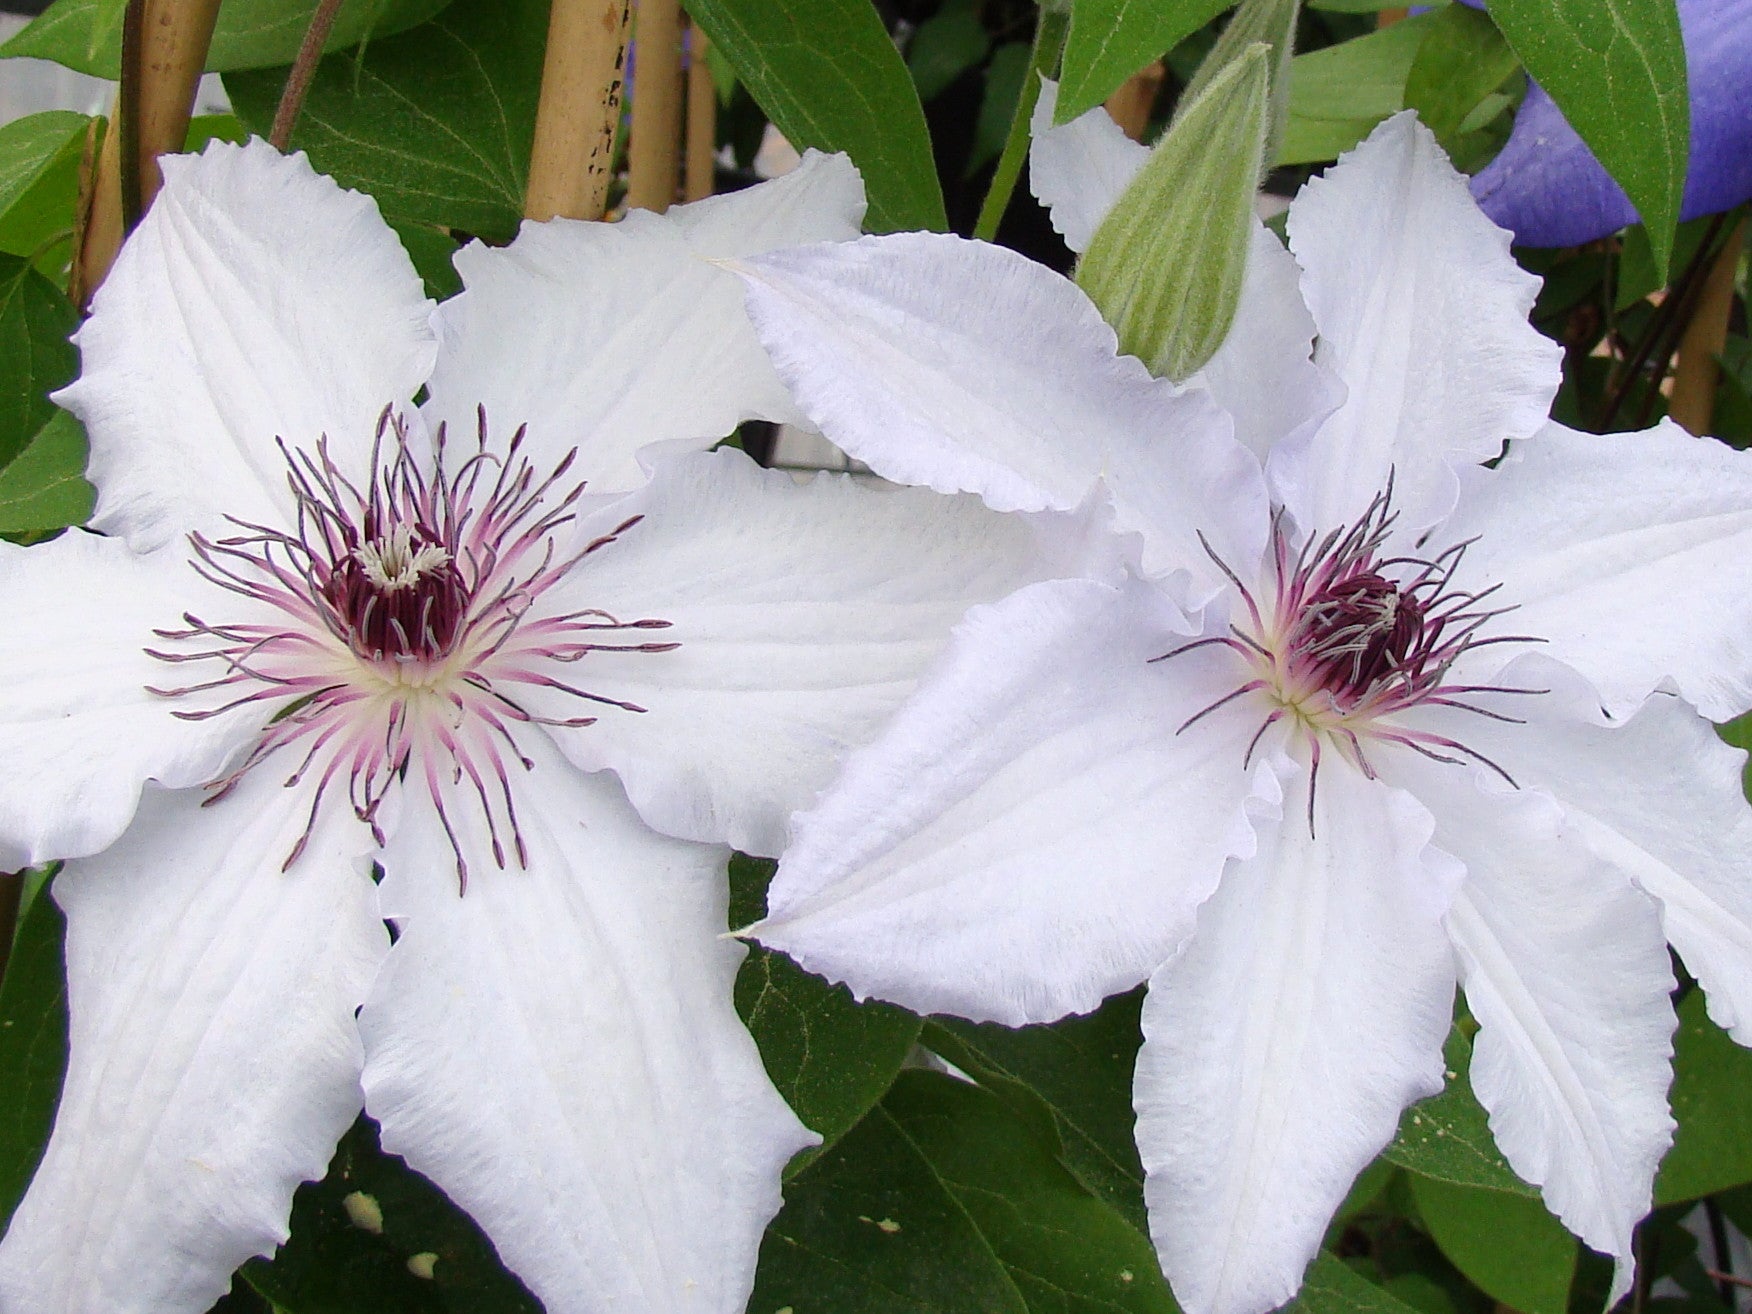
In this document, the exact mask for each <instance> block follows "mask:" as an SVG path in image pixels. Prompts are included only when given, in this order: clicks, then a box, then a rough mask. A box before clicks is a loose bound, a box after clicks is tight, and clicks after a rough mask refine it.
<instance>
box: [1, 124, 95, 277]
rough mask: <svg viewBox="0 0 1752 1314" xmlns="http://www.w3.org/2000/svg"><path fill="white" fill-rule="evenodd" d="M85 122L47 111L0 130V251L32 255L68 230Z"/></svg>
mask: <svg viewBox="0 0 1752 1314" xmlns="http://www.w3.org/2000/svg"><path fill="white" fill-rule="evenodd" d="M90 122H91V120H90V119H88V118H86V117H85V115H83V114H70V113H67V112H65V111H62V110H51V111H50V112H49V113H47V114H32V115H30V116H28V117H26V118H22V119H15V120H13V121H12V122H11V123H8V124H6V125H5V126H4V127H0V251H4V252H7V253H9V254H11V255H20V256H29V255H34V254H35V253H36V252H37V250H38V249H39V248H41V247H42V246H43V245H44V244H45V243H47V242H48V241H50V240H51V239H52V238H53V237H54V236H55V235H56V234H57V233H61V232H65V231H67V230H69V229H71V228H72V227H73V207H74V202H75V200H76V198H77V196H78V193H79V160H80V157H81V156H82V155H83V154H84V150H85V133H86V128H87V125H89V124H90Z"/></svg>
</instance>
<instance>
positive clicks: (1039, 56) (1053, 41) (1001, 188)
mask: <svg viewBox="0 0 1752 1314" xmlns="http://www.w3.org/2000/svg"><path fill="white" fill-rule="evenodd" d="M1069 25H1070V18H1069V16H1068V15H1066V14H1061V13H1057V12H1053V11H1043V12H1042V13H1041V15H1040V19H1039V22H1038V23H1037V25H1036V26H1035V29H1034V54H1033V56H1032V57H1031V58H1030V59H1029V61H1028V71H1027V72H1026V73H1024V74H1023V75H1022V92H1021V94H1020V95H1019V96H1017V97H1016V114H1015V117H1014V118H1012V119H1011V120H1010V135H1009V136H1008V137H1006V138H1005V139H1004V153H1003V154H1002V155H1000V156H999V157H998V168H997V171H996V172H995V173H993V174H992V185H991V187H990V189H989V190H988V191H987V192H986V196H985V204H983V205H982V206H980V208H979V221H978V222H977V223H975V224H974V226H973V235H974V236H975V237H977V238H979V239H980V240H981V241H983V242H989V241H991V240H992V239H993V238H995V237H996V236H997V235H998V224H999V222H1000V221H1001V220H1002V219H1003V217H1004V211H1005V210H1007V209H1009V208H1010V195H1011V193H1012V192H1014V191H1015V190H1016V179H1017V178H1019V177H1021V175H1022V161H1023V160H1024V159H1026V158H1027V156H1028V129H1029V124H1030V122H1031V121H1032V120H1033V118H1034V107H1035V105H1037V104H1038V103H1039V102H1040V79H1041V78H1043V77H1049V76H1051V75H1052V74H1053V73H1055V72H1056V71H1057V69H1058V60H1059V53H1060V52H1061V51H1062V50H1063V49H1064V45H1065V30H1066V28H1067V27H1068V26H1069Z"/></svg>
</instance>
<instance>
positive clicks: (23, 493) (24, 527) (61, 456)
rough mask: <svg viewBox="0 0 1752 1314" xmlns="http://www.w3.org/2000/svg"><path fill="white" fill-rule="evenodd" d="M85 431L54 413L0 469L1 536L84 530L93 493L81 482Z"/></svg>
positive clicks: (68, 417) (69, 418)
mask: <svg viewBox="0 0 1752 1314" xmlns="http://www.w3.org/2000/svg"><path fill="white" fill-rule="evenodd" d="M86 451H87V449H86V443H85V428H84V426H82V425H81V424H80V423H79V421H78V420H76V419H74V418H73V416H72V415H70V414H69V413H68V412H66V411H63V410H60V409H59V408H57V409H56V411H55V413H54V414H53V415H51V416H50V417H49V422H48V423H47V424H45V425H43V427H42V428H41V429H39V430H37V433H36V437H34V438H32V439H31V440H30V442H29V443H28V444H27V445H26V446H25V449H24V450H23V451H22V452H20V453H19V454H18V455H17V456H16V457H14V458H13V459H12V461H11V462H10V463H9V464H7V465H6V467H5V468H4V469H0V534H46V533H49V532H50V531H52V530H56V529H64V528H66V527H67V526H68V525H82V524H84V523H85V521H86V518H87V517H88V516H90V515H91V508H92V506H93V505H94V504H95V502H96V500H97V494H96V491H95V490H94V489H93V488H92V486H91V485H90V484H88V483H87V482H86V481H85V457H86Z"/></svg>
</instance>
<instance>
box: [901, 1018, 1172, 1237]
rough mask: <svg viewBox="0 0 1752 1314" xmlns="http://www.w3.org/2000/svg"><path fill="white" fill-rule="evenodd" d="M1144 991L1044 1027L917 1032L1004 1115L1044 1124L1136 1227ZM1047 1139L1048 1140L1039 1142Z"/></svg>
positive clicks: (955, 1022) (1140, 1198)
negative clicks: (1135, 1097) (1136, 1070)
mask: <svg viewBox="0 0 1752 1314" xmlns="http://www.w3.org/2000/svg"><path fill="white" fill-rule="evenodd" d="M1143 998H1144V992H1143V991H1142V990H1141V989H1139V990H1134V991H1132V992H1131V993H1129V994H1124V995H1116V996H1114V997H1113V998H1112V999H1109V1000H1108V1001H1107V1002H1106V1003H1105V1004H1103V1005H1102V1006H1101V1008H1100V1009H1099V1010H1098V1011H1097V1012H1094V1013H1090V1014H1087V1015H1085V1016H1082V1017H1069V1018H1066V1019H1064V1020H1063V1021H1062V1022H1054V1023H1051V1024H1049V1025H1046V1026H1033V1027H1015V1028H1012V1027H1001V1026H998V1025H996V1024H995V1023H977V1022H964V1021H961V1020H960V1019H959V1018H949V1017H938V1018H932V1019H931V1020H930V1022H929V1023H927V1024H926V1028H925V1032H924V1034H923V1036H922V1037H921V1040H922V1041H923V1042H924V1044H925V1045H926V1046H927V1047H928V1048H930V1049H931V1050H933V1051H935V1052H936V1053H938V1054H940V1055H942V1056H943V1058H945V1059H947V1060H948V1061H949V1062H951V1063H953V1064H954V1065H955V1066H956V1067H958V1068H960V1069H961V1070H962V1071H963V1072H965V1073H967V1074H968V1075H969V1076H970V1077H973V1078H974V1079H975V1080H976V1081H978V1082H979V1083H980V1085H982V1086H984V1087H986V1089H988V1090H990V1091H991V1092H992V1093H993V1094H995V1095H997V1096H998V1097H999V1098H1000V1099H1002V1100H1003V1101H1004V1102H1005V1103H1006V1104H1009V1105H1010V1107H1011V1109H1012V1111H1013V1112H1015V1113H1017V1114H1018V1115H1020V1116H1022V1117H1024V1118H1026V1119H1029V1120H1031V1121H1035V1122H1038V1121H1041V1120H1042V1119H1043V1115H1044V1121H1045V1122H1046V1124H1047V1131H1048V1134H1049V1137H1050V1136H1056V1138H1057V1141H1058V1144H1059V1153H1060V1157H1061V1158H1063V1160H1064V1162H1065V1166H1066V1167H1068V1168H1069V1169H1070V1170H1071V1172H1072V1173H1074V1174H1075V1175H1076V1177H1077V1180H1078V1181H1080V1182H1082V1184H1083V1185H1084V1186H1086V1187H1087V1188H1088V1189H1089V1190H1090V1191H1092V1192H1094V1193H1095V1194H1096V1195H1098V1196H1100V1197H1101V1198H1102V1199H1103V1200H1105V1201H1107V1203H1108V1204H1109V1205H1111V1206H1112V1207H1113V1208H1114V1209H1116V1210H1117V1211H1119V1212H1120V1213H1121V1214H1123V1215H1124V1216H1125V1217H1126V1218H1128V1219H1129V1220H1130V1221H1131V1222H1132V1224H1133V1225H1134V1226H1136V1227H1137V1228H1139V1229H1140V1230H1146V1228H1147V1225H1146V1223H1145V1220H1144V1169H1143V1165H1142V1164H1140V1163H1139V1162H1138V1150H1137V1145H1136V1144H1135V1142H1134V1141H1133V1139H1132V1127H1133V1123H1134V1121H1135V1119H1134V1115H1133V1113H1132V1102H1131V1085H1132V1067H1133V1066H1134V1064H1135V1063H1136V1060H1137V1053H1138V1046H1139V1044H1140V1043H1141V1042H1142V1035H1141V1034H1140V1032H1139V1030H1138V1014H1139V1011H1140V1009H1141V1008H1142V1006H1143ZM1049 1143H1050V1139H1049Z"/></svg>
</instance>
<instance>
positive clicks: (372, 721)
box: [148, 410, 680, 885]
mask: <svg viewBox="0 0 1752 1314" xmlns="http://www.w3.org/2000/svg"><path fill="white" fill-rule="evenodd" d="M523 439H524V431H523V430H522V429H519V430H518V431H517V433H516V434H515V435H514V436H513V437H512V439H511V441H510V443H509V444H507V445H506V446H505V448H504V450H503V451H502V452H501V451H494V450H493V449H492V447H491V446H490V445H489V443H488V441H487V422H486V415H485V412H484V411H483V412H482V413H481V414H480V427H479V434H478V443H477V446H476V449H475V450H474V451H473V452H471V453H469V454H467V457H466V459H464V460H463V461H462V462H461V464H460V466H458V467H457V468H456V469H455V470H454V471H451V470H448V469H447V456H448V454H447V452H446V447H445V434H444V430H443V429H442V428H440V429H439V431H438V434H437V435H436V438H435V440H434V444H433V447H432V448H431V449H430V450H426V451H424V452H418V453H417V449H416V448H415V447H414V446H413V444H412V443H411V441H410V437H409V435H408V433H407V431H406V430H405V429H404V427H403V426H402V424H401V421H400V420H399V418H398V417H396V416H394V415H393V414H392V412H391V411H389V410H385V412H384V415H383V419H382V421H381V422H380V423H379V426H378V433H377V442H376V444H375V446H374V448H373V451H372V456H371V471H370V479H369V482H368V483H367V484H366V486H365V490H364V491H363V492H361V491H360V490H359V489H358V488H356V487H355V486H354V485H353V484H352V483H351V482H350V481H349V480H348V478H347V476H346V475H345V474H344V473H342V471H341V470H340V468H339V467H338V466H337V465H336V464H335V462H334V460H333V459H331V457H330V455H329V451H328V446H327V443H326V441H322V442H319V443H318V444H317V446H316V449H315V451H314V452H309V451H301V450H296V449H292V448H289V447H287V446H286V445H285V444H284V443H282V444H281V450H282V451H283V452H284V453H285V456H286V461H287V469H288V482H289V484H290V487H291V492H292V499H293V503H294V506H295V508H296V514H295V517H294V525H295V528H294V529H293V530H292V531H291V532H287V531H284V530H279V529H274V528H271V527H268V526H263V525H252V524H247V523H245V522H243V521H233V523H234V524H236V525H237V526H238V528H239V530H240V531H241V532H240V533H239V534H237V535H235V536H233V537H229V538H222V539H210V538H207V537H206V536H204V535H201V534H193V535H191V536H190V542H191V544H192V546H193V549H194V559H193V562H192V564H193V566H194V568H195V570H196V571H197V572H198V573H200V574H201V575H202V576H203V577H204V578H205V579H206V580H208V581H209V582H210V583H213V584H216V585H218V586H219V587H221V588H223V589H225V590H228V591H229V592H231V593H233V594H237V595H240V596H242V597H244V598H246V599H249V600H250V601H251V602H252V603H253V604H255V605H254V607H253V608H252V613H253V616H252V619H251V620H249V621H246V622H243V623H236V624H210V623H208V622H207V621H204V620H202V619H200V618H199V617H196V616H192V615H190V616H185V617H184V620H185V621H186V622H187V627H186V628H182V629H164V630H158V631H156V633H157V635H158V636H159V637H160V638H161V639H164V640H166V641H167V643H169V644H171V645H172V647H171V648H170V649H168V650H165V651H157V650H150V649H149V650H148V651H149V653H150V655H151V656H153V657H156V658H158V659H159V660H161V661H165V662H172V663H183V662H197V663H198V662H216V663H219V664H220V665H221V667H222V669H223V674H221V675H219V676H218V677H217V678H215V679H212V680H208V681H205V682H202V683H194V684H189V685H185V686H182V687H179V688H173V689H154V690H152V692H154V693H157V694H161V695H163V696H166V697H173V698H187V697H193V696H195V695H198V694H214V693H218V694H220V695H221V696H222V697H223V698H224V699H225V701H222V702H221V703H220V704H219V705H217V706H208V707H197V708H191V709H187V710H178V711H177V712H175V713H174V715H176V716H178V717H181V718H183V719H185V720H203V719H206V718H209V717H214V716H219V715H222V714H224V713H226V712H229V711H232V710H233V709H236V708H239V707H243V706H247V705H251V704H261V705H264V706H265V707H269V708H272V709H273V714H272V715H271V716H270V717H269V718H268V720H267V723H266V725H265V726H264V727H263V729H262V732H261V735H260V738H259V739H258V740H257V742H256V745H255V747H254V749H253V751H252V752H250V753H249V754H248V756H247V757H246V758H245V759H244V761H243V764H242V765H241V766H239V767H238V768H237V769H236V770H235V771H233V772H232V773H231V774H229V775H227V776H225V777H223V778H222V779H219V780H215V781H213V782H211V786H210V787H211V788H212V789H213V791H214V792H213V794H212V795H211V796H210V797H209V798H208V799H207V802H208V803H209V804H211V803H216V802H218V801H219V800H220V799H222V798H224V797H225V795H226V794H227V793H229V792H230V790H231V789H232V787H233V786H235V785H236V783H237V782H238V780H240V779H241V778H242V777H243V775H244V773H245V772H247V771H249V770H250V769H252V768H253V767H255V766H256V765H258V764H259V763H261V762H263V761H264V760H266V759H267V758H268V757H270V756H272V755H273V754H275V753H277V752H279V751H280V750H281V749H284V748H295V749H297V750H298V751H299V752H300V753H301V758H300V760H299V763H298V765H297V767H296V768H295V769H294V770H293V772H292V774H291V776H290V778H288V780H287V781H286V783H287V785H288V786H291V785H296V784H298V783H299V782H300V781H301V780H302V779H304V778H305V777H306V776H307V775H312V776H314V779H315V781H316V784H315V790H314V797H313V799H312V802H311V808H310V821H309V824H308V825H307V826H306V829H305V832H304V834H303V836H302V837H301V838H300V839H299V841H298V843H297V845H296V847H295V848H294V849H293V851H292V854H291V856H289V857H288V858H287V859H286V865H287V866H291V864H292V863H293V861H295V860H296V859H297V857H298V854H299V853H300V852H302V851H303V848H304V846H305V844H306V843H307V842H308V840H309V838H310V834H311V831H312V829H314V827H315V825H316V818H317V815H318V810H319V809H320V808H321V806H322V802H323V798H324V796H325V793H326V792H327V791H328V790H329V789H330V788H331V786H335V787H338V785H339V784H340V783H341V782H344V783H345V786H346V790H347V794H348V798H349V800H350V801H351V803H352V806H353V809H354V811H355V812H356V813H357V815H358V816H359V818H360V820H362V821H364V822H366V823H367V824H369V825H371V826H372V829H373V831H376V829H377V826H376V815H377V810H378V808H379V806H380V804H381V803H382V801H383V799H384V797H385V795H386V794H387V792H388V790H389V789H390V787H391V785H392V784H394V783H395V782H397V781H399V780H402V779H404V778H407V777H410V776H412V778H414V779H416V780H423V781H424V783H425V784H426V787H427V788H428V790H429V791H430V793H431V796H432V801H433V803H434V804H435V805H436V807H437V810H438V815H439V818H440V819H441V821H442V822H443V824H444V827H445V829H446V831H447V832H448V833H449V835H450V839H451V845H452V848H453V849H454V850H455V852H456V861H457V873H458V877H459V879H460V880H461V881H462V882H463V883H464V885H466V882H467V877H468V864H467V862H466V861H465V859H464V857H463V853H462V844H461V843H460V842H459V841H458V839H457V836H456V831H455V829H454V827H453V826H452V823H451V819H450V817H449V815H448V814H447V813H446V811H445V796H446V795H447V793H448V792H449V791H448V789H447V785H457V784H462V783H464V782H465V781H466V782H467V786H469V787H471V788H472V791H473V793H474V795H475V797H476V799H477V800H478V802H479V804H480V807H481V810H482V812H483V813H484V814H485V817H486V822H487V830H488V833H489V836H490V841H491V847H492V851H493V857H494V860H495V862H496V863H497V864H498V865H499V866H501V867H502V866H504V865H505V862H506V849H505V845H504V844H503V843H502V839H501V837H502V836H504V837H505V838H508V839H509V841H510V847H511V851H512V852H513V853H514V854H515V856H516V858H517V860H518V861H519V862H520V863H521V862H522V861H523V860H524V850H523V840H522V836H521V835H520V834H519V833H518V828H517V814H516V808H515V804H514V802H513V791H512V786H511V771H510V764H513V763H517V764H521V765H522V766H523V767H524V768H525V769H530V768H531V766H532V763H531V761H530V759H529V758H528V756H527V755H526V754H525V753H524V752H523V751H522V750H521V749H520V748H519V747H518V742H517V737H518V733H519V732H518V731H517V730H516V729H515V727H516V726H517V725H518V724H519V723H522V724H535V725H542V726H548V727H555V728H567V729H573V728H579V727H582V726H587V725H590V724H592V723H594V722H595V720H596V716H595V715H594V714H592V715H585V716H571V715H554V714H548V713H547V712H546V711H545V710H538V708H539V709H548V708H551V707H553V705H554V704H555V702H556V700H558V701H560V702H564V701H565V700H576V701H583V702H586V703H589V704H591V705H593V707H596V708H600V707H610V708H615V709H618V710H621V711H626V712H635V713H637V712H643V711H644V710H645V709H644V708H643V707H640V706H639V705H638V704H636V703H631V702H625V701H623V700H621V699H617V698H610V697H606V696H604V695H601V694H597V693H591V692H589V691H588V690H585V689H582V688H580V687H578V686H577V685H576V684H574V683H572V682H571V681H570V680H569V679H564V678H561V677H562V675H565V674H566V673H568V672H569V670H570V668H571V666H572V664H574V663H576V662H578V661H580V660H581V659H583V658H584V657H586V656H588V655H590V654H591V653H602V652H621V653H626V652H635V653H661V652H669V651H672V650H673V649H675V648H677V647H679V646H680V645H679V644H676V643H672V642H645V641H643V640H642V639H639V638H637V637H634V636H632V635H631V634H630V633H629V632H631V631H639V630H655V629H666V628H668V626H669V622H668V621H664V620H656V619H650V618H645V619H637V620H621V619H619V618H618V617H616V616H613V615H610V614H609V613H608V612H606V611H602V610H600V609H598V608H592V607H582V608H580V607H576V606H573V605H571V603H570V602H569V601H563V600H561V594H560V590H562V589H563V588H564V587H565V586H566V585H568V584H569V583H572V582H573V577H574V574H575V572H576V571H577V570H578V568H579V567H580V566H581V565H582V563H583V562H584V560H585V559H586V558H588V557H590V556H591V555H593V554H594V553H596V552H599V551H602V550H603V549H605V548H607V547H608V546H609V545H611V544H613V543H615V542H618V541H619V539H620V538H621V536H622V535H624V534H626V533H627V532H628V531H630V530H631V529H633V527H634V526H636V525H637V524H638V523H639V521H640V520H641V519H642V518H643V517H641V516H633V517H631V518H629V519H627V520H625V521H624V522H622V523H621V524H619V525H617V526H615V527H614V528H613V529H611V530H609V531H608V532H607V533H604V534H600V535H597V536H595V537H592V538H589V539H588V540H585V539H584V538H583V537H582V536H581V534H580V531H579V528H578V516H577V506H578V502H579V499H580V497H581V496H582V494H583V491H584V485H583V483H582V482H578V483H577V484H575V485H573V486H570V487H568V486H567V485H566V484H565V483H564V480H565V476H566V472H567V470H568V469H569V468H570V466H571V464H572V460H573V456H572V455H568V456H567V457H566V458H565V459H564V460H562V461H561V462H560V464H559V466H558V467H557V468H556V469H554V470H553V471H552V472H551V473H550V474H548V475H547V476H546V477H545V478H538V477H537V476H536V474H535V471H534V469H533V468H532V466H531V465H530V462H529V460H528V458H527V457H526V456H525V455H524V454H523V451H522V445H523ZM561 710H562V711H564V710H567V709H564V708H562V709H561ZM378 838H379V842H381V840H382V836H381V834H379V836H378Z"/></svg>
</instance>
